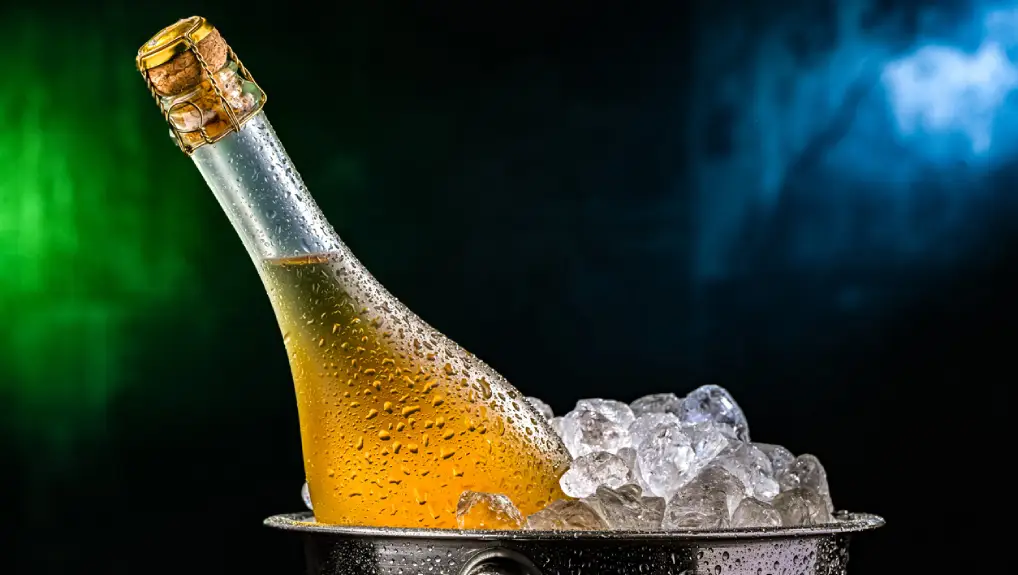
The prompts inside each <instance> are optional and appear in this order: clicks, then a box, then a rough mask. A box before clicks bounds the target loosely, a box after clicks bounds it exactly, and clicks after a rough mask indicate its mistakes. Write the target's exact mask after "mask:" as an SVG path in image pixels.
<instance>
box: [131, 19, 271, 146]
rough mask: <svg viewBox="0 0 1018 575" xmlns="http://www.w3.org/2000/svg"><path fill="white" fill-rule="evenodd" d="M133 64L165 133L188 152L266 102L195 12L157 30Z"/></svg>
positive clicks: (248, 116)
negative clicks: (167, 129)
mask: <svg viewBox="0 0 1018 575" xmlns="http://www.w3.org/2000/svg"><path fill="white" fill-rule="evenodd" d="M136 63H137V67H138V71H139V72H141V75H142V77H144V78H145V83H146V84H147V85H148V88H149V91H150V92H151V93H152V96H153V98H155V100H156V103H157V104H158V105H159V109H160V110H162V112H163V117H164V118H165V119H166V122H167V123H168V124H169V125H170V134H171V135H172V136H173V138H174V140H176V142H177V145H178V146H179V147H180V149H181V150H182V151H183V152H184V153H185V154H188V155H190V154H191V153H193V152H194V151H195V150H196V149H198V148H199V147H201V146H203V145H205V144H213V143H215V142H218V141H219V140H221V139H223V138H224V137H226V136H227V135H228V134H230V133H232V132H235V131H239V130H240V129H241V127H242V126H243V125H244V123H245V122H247V121H248V120H249V119H251V118H252V117H253V116H254V115H255V114H256V113H257V112H258V111H259V110H261V109H262V107H263V106H264V105H265V101H266V95H265V92H264V91H262V89H261V87H260V86H258V84H257V82H255V81H254V78H252V77H251V73H250V72H248V70H247V68H245V67H244V65H243V64H242V63H241V61H240V59H239V58H238V57H237V55H236V54H235V53H234V52H233V49H232V48H230V46H229V45H228V44H226V42H224V41H223V39H222V37H221V36H220V35H219V33H218V31H216V30H215V28H213V27H212V26H211V25H210V24H208V22H207V21H206V20H205V19H204V18H202V17H200V16H192V17H190V18H186V19H184V20H180V21H179V22H177V23H176V24H174V25H172V26H169V27H168V28H166V29H164V30H163V31H161V32H159V33H158V34H156V35H155V36H154V37H153V38H152V39H151V40H149V41H148V42H147V43H146V44H145V45H144V46H142V48H141V49H140V50H139V51H138V56H137V60H136Z"/></svg>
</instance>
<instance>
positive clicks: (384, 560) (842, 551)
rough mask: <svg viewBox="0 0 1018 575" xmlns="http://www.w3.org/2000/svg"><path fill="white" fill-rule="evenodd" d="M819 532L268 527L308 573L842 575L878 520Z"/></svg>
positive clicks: (292, 518)
mask: <svg viewBox="0 0 1018 575" xmlns="http://www.w3.org/2000/svg"><path fill="white" fill-rule="evenodd" d="M837 517H838V521H837V522H836V523H831V524H827V525H822V526H818V527H796V528H767V529H731V530H725V531H679V532H663V531H653V532H650V531H648V532H644V531H597V532H594V531H457V530H445V529H387V528H375V527H342V526H336V525H318V524H316V523H314V518H313V516H312V514H311V513H296V514H289V515H277V516H274V517H270V518H268V519H266V520H265V524H266V525H268V526H269V527H273V528H276V529H282V530H287V531H293V532H297V533H300V534H301V536H302V537H303V538H304V543H305V551H306V556H307V572H308V573H309V575H368V574H371V575H585V574H591V575H607V574H617V575H630V574H632V575H665V574H668V575H841V574H844V573H846V568H847V565H848V540H849V537H850V536H851V535H852V534H854V533H858V532H862V531H868V530H871V529H876V528H877V527H880V526H882V525H883V524H884V520H883V519H881V518H880V517H877V516H875V515H869V514H863V513H839V514H838V515H837Z"/></svg>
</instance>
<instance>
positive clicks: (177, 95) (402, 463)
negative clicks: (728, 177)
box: [137, 16, 569, 528]
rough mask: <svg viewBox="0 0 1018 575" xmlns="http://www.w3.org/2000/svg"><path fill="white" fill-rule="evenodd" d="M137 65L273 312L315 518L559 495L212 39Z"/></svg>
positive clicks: (502, 402)
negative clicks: (338, 212)
mask: <svg viewBox="0 0 1018 575" xmlns="http://www.w3.org/2000/svg"><path fill="white" fill-rule="evenodd" d="M137 65H138V69H139V71H141V73H142V76H144V78H145V80H146V82H147V84H148V86H149V89H150V90H151V91H152V94H153V96H154V97H155V98H156V101H157V103H158V104H159V106H160V108H161V109H162V111H163V113H164V116H165V117H166V120H167V121H168V122H169V124H170V128H171V130H170V131H171V134H172V135H173V137H174V138H175V139H176V141H177V143H178V145H179V147H180V148H181V149H182V150H183V151H184V152H185V153H187V154H188V155H189V156H190V157H191V158H192V160H194V163H195V165H196V166H197V167H198V169H199V171H200V172H201V174H202V176H204V178H205V181H206V182H207V183H208V185H209V187H210V188H211V189H212V192H213V193H214V194H215V196H216V198H217V199H218V200H219V203H220V205H221V206H222V208H223V210H224V211H225V212H226V214H227V216H228V217H229V219H230V221H231V222H232V224H233V226H234V228H235V229H236V231H237V233H238V234H239V235H240V237H241V239H242V240H243V242H244V246H245V247H246V248H247V251H248V253H249V254H250V255H251V258H252V259H253V260H254V262H255V265H256V266H258V270H259V273H260V276H261V278H262V281H263V282H264V284H265V288H266V291H267V292H268V294H269V298H270V300H271V301H272V306H273V308H274V310H275V313H276V318H277V320H278V322H279V326H280V328H281V330H282V334H283V341H284V342H285V345H286V349H287V351H288V353H289V360H290V366H291V369H292V373H293V380H294V387H295V390H296V395H297V406H298V413H299V418H300V427H301V441H302V447H303V452H304V465H305V473H306V476H307V481H308V485H309V487H310V492H311V498H312V502H313V505H314V511H315V517H316V520H317V521H319V522H323V523H332V524H346V525H369V526H391V527H450V528H452V527H456V518H455V510H456V503H457V501H458V499H459V496H460V495H461V493H462V492H463V491H466V490H473V491H483V492H494V493H504V494H506V495H508V496H509V497H510V498H511V499H512V500H513V501H514V502H515V503H516V505H517V506H518V507H519V508H520V510H521V511H522V512H523V513H524V514H529V513H533V512H535V511H538V510H539V509H540V508H542V507H543V506H544V505H546V504H547V503H550V502H551V501H552V500H554V499H557V498H560V497H562V496H563V495H562V493H561V491H560V490H559V487H558V480H559V477H560V476H561V475H562V473H563V472H564V471H565V469H566V467H567V466H568V462H569V456H568V454H567V453H566V450H565V448H564V447H563V446H562V443H561V441H560V440H559V439H558V437H557V436H556V435H555V433H554V432H553V431H552V430H551V429H550V427H549V426H548V424H547V423H546V422H545V421H544V419H543V417H542V416H541V415H540V414H539V413H538V412H537V411H535V410H534V409H533V408H532V407H531V406H530V405H529V404H528V403H527V402H526V401H525V400H524V398H523V397H522V396H521V395H520V393H519V392H518V391H516V390H515V389H514V388H513V387H512V386H511V385H509V384H508V383H507V382H506V381H505V379H503V378H502V377H501V376H500V375H499V374H498V373H497V372H495V371H494V370H493V369H491V368H490V367H489V366H487V365H486V364H485V363H484V362H482V361H481V360H479V359H478V358H476V357H474V356H472V355H471V354H469V353H468V352H466V351H465V350H463V349H462V348H461V347H459V346H458V345H456V344H455V343H454V342H452V341H450V340H449V339H448V338H446V337H445V336H443V335H442V334H440V333H438V332H437V331H436V330H434V329H433V328H431V327H430V326H429V325H428V324H426V323H425V322H424V321H422V320H421V319H420V318H418V317H417V316H416V315H414V314H413V313H412V312H411V311H409V310H408V309H407V308H406V307H404V306H403V305H402V304H401V303H400V302H399V301H398V300H397V299H396V298H395V297H393V296H392V295H391V294H389V292H387V291H386V290H385V288H383V287H382V286H381V285H380V284H379V283H378V282H377V281H376V280H375V279H374V278H373V277H372V276H371V274H370V273H368V271H367V270H366V269H365V268H364V266H363V265H361V263H360V262H359V261H357V259H356V258H355V257H354V256H353V254H351V253H350V251H349V249H347V247H346V246H345V245H344V244H343V243H342V242H341V241H340V239H339V237H338V236H337V234H336V232H335V231H334V230H333V229H332V227H331V226H330V225H329V223H328V222H327V221H326V220H325V218H324V217H323V215H322V213H321V212H320V211H319V209H318V207H317V205H316V204H315V202H314V200H313V199H312V198H311V196H310V195H309V193H308V191H307V189H306V188H305V187H304V184H303V183H302V181H301V178H300V176H299V175H298V174H297V171H296V170H295V169H294V167H293V165H292V163H291V162H290V158H289V157H288V156H287V154H286V151H285V150H284V149H283V146H282V144H281V143H280V142H279V139H278V138H277V137H276V134H275V132H274V131H273V129H272V127H271V125H270V124H269V121H268V119H266V117H265V114H264V112H263V111H262V106H263V104H264V102H265V94H264V93H263V92H262V90H261V89H260V88H259V87H258V85H257V84H256V83H255V82H254V81H253V80H252V78H251V76H250V74H249V73H248V72H247V70H246V69H245V68H244V66H243V65H242V64H241V63H240V62H239V60H238V59H237V58H236V56H235V55H234V53H233V51H232V50H231V49H230V48H229V46H228V45H227V44H226V43H225V42H224V41H223V39H222V37H221V36H220V35H219V33H218V31H217V30H216V29H215V28H213V27H212V26H210V25H209V24H208V23H207V22H206V21H205V20H204V19H203V18H200V17H197V16H195V17H192V18H188V19H185V20H181V21H179V22H177V23H176V24H174V25H172V26H170V27H168V28H166V29H164V30H163V31H161V32H159V33H158V34H156V36H154V37H153V38H152V39H151V40H149V42H148V43H146V44H145V45H144V46H142V48H141V49H140V50H139V52H138V58H137Z"/></svg>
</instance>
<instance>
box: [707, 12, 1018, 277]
mask: <svg viewBox="0 0 1018 575" xmlns="http://www.w3.org/2000/svg"><path fill="white" fill-rule="evenodd" d="M823 4H824V5H825V6H826V3H823ZM915 4H916V3H914V2H912V3H905V2H898V3H897V6H896V7H895V8H890V9H888V8H886V3H885V4H884V6H885V7H884V8H883V16H882V19H876V20H875V19H874V18H873V17H872V15H873V13H874V10H876V3H875V2H866V1H865V0H861V1H842V2H838V3H836V4H835V5H836V6H837V8H836V9H830V10H826V11H825V10H822V9H820V8H818V10H819V11H820V13H817V14H813V13H811V14H809V15H807V16H804V15H803V14H804V12H803V11H804V7H803V6H801V5H800V6H794V7H789V8H788V9H787V10H786V12H787V13H785V14H777V15H775V16H773V17H772V20H771V21H768V22H767V23H765V24H763V25H761V26H760V28H763V29H764V30H763V31H762V32H756V31H755V30H754V29H753V22H752V19H753V18H754V16H752V15H749V16H741V17H742V21H739V20H738V18H740V16H739V15H735V16H727V15H726V16H725V17H724V18H725V20H724V21H719V22H715V23H714V26H713V27H710V26H708V27H705V28H704V30H703V35H702V37H701V40H700V41H701V46H702V48H701V50H700V53H701V54H703V55H702V56H700V58H701V61H700V62H699V63H698V73H697V76H698V81H699V82H700V83H701V85H704V86H708V88H705V89H703V92H702V94H701V95H700V97H699V102H700V103H699V108H698V113H697V114H695V116H696V117H697V118H699V119H700V125H699V127H698V128H697V130H698V137H699V138H700V139H701V140H703V139H705V138H706V137H707V136H706V135H707V134H708V133H711V137H715V138H716V135H715V134H713V132H716V131H717V130H718V129H719V128H718V127H717V125H716V124H712V123H711V122H709V121H708V120H706V118H710V117H711V115H712V114H717V113H718V110H719V109H721V110H723V109H728V110H734V112H730V114H731V116H732V117H733V119H730V120H729V122H728V124H727V126H726V128H725V129H727V130H728V132H729V136H728V140H729V142H728V146H727V149H726V150H725V151H724V152H716V151H715V152H705V151H703V150H702V147H701V149H700V150H698V151H697V152H695V153H694V158H693V160H694V161H693V165H694V166H696V167H695V169H694V170H695V174H694V177H693V182H692V185H693V186H694V188H695V189H696V190H697V198H698V206H697V210H696V212H695V214H694V215H695V217H694V221H695V222H696V225H697V230H696V233H695V245H696V247H695V251H694V279H695V280H696V281H697V282H700V283H702V282H708V283H710V282H715V281H725V280H726V279H729V278H732V277H737V276H740V275H742V276H745V275H746V274H751V275H758V274H759V273H761V272H763V271H767V270H769V269H774V268H781V269H790V268H797V269H816V268H818V267H822V268H824V269H838V268H839V267H849V266H856V267H858V266H859V265H864V266H868V267H869V268H870V269H879V268H882V267H886V266H888V265H915V266H934V267H935V266H938V265H939V266H944V265H951V264H953V263H957V261H959V259H963V258H964V257H965V249H966V248H965V246H968V245H971V244H972V243H973V241H974V240H976V239H977V238H978V237H979V235H980V234H985V233H986V232H985V231H984V230H982V229H981V227H980V224H981V221H982V219H983V218H985V217H986V214H987V209H986V205H987V204H986V202H987V200H986V198H987V197H990V195H992V194H993V193H995V191H996V190H998V189H1000V183H999V182H995V181H994V179H993V176H994V174H995V171H998V170H1000V169H1003V168H1006V167H1007V166H1009V165H1010V164H1011V163H1012V162H1013V161H1014V160H1015V159H1016V157H1018V143H1016V142H1018V138H1016V137H1015V136H1014V134H1015V133H1018V3H1015V2H1014V1H1013V0H1012V1H1011V2H1008V3H1001V2H993V3H991V2H973V3H970V4H969V5H968V6H967V7H965V6H961V7H959V6H958V3H957V2H956V3H945V4H938V3H933V5H930V6H925V7H921V8H919V7H916V6H915ZM948 5H950V6H948ZM818 6H819V4H818ZM778 10H780V9H778ZM756 17H759V15H757V16H756ZM908 18H911V19H912V20H911V21H912V22H914V24H913V25H911V26H906V25H902V24H901V23H902V22H903V21H905V20H907V19H908ZM874 21H876V22H877V23H876V24H874V23H873V22H874ZM746 34H756V37H755V39H754V41H752V42H751V44H752V47H753V50H751V51H748V53H749V54H750V55H749V56H747V57H746V58H745V60H744V61H743V62H742V63H741V64H737V65H729V64H727V63H729V62H732V61H733V60H735V59H736V58H735V56H733V54H732V52H733V48H732V47H731V46H729V45H727V44H725V43H719V41H718V38H741V37H744V36H745V35H746ZM804 38H805V40H804ZM804 43H805V44H806V45H810V46H814V45H815V46H819V47H816V48H812V49H803V48H802V45H803V44H804ZM1016 218H1018V214H1016ZM1016 221H1018V220H1016ZM759 246H763V247H759ZM746 253H749V254H754V255H751V256H749V257H747V256H746V255H745V254H746Z"/></svg>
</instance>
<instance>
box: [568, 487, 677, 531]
mask: <svg viewBox="0 0 1018 575" xmlns="http://www.w3.org/2000/svg"><path fill="white" fill-rule="evenodd" d="M641 495H642V490H641V489H640V487H639V486H637V485H632V484H630V485H623V486H622V487H619V488H618V489H611V488H609V487H603V486H602V487H598V488H597V493H595V494H594V496H593V497H589V498H587V499H584V500H583V501H584V502H585V503H587V504H588V505H589V506H590V507H591V508H592V509H593V510H594V511H596V512H597V514H598V515H600V516H601V518H602V519H604V521H605V523H607V524H608V529H617V530H628V531H637V530H645V531H646V530H655V529H660V528H661V518H662V517H663V516H664V510H665V500H664V499H663V498H661V497H642V496H641Z"/></svg>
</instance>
